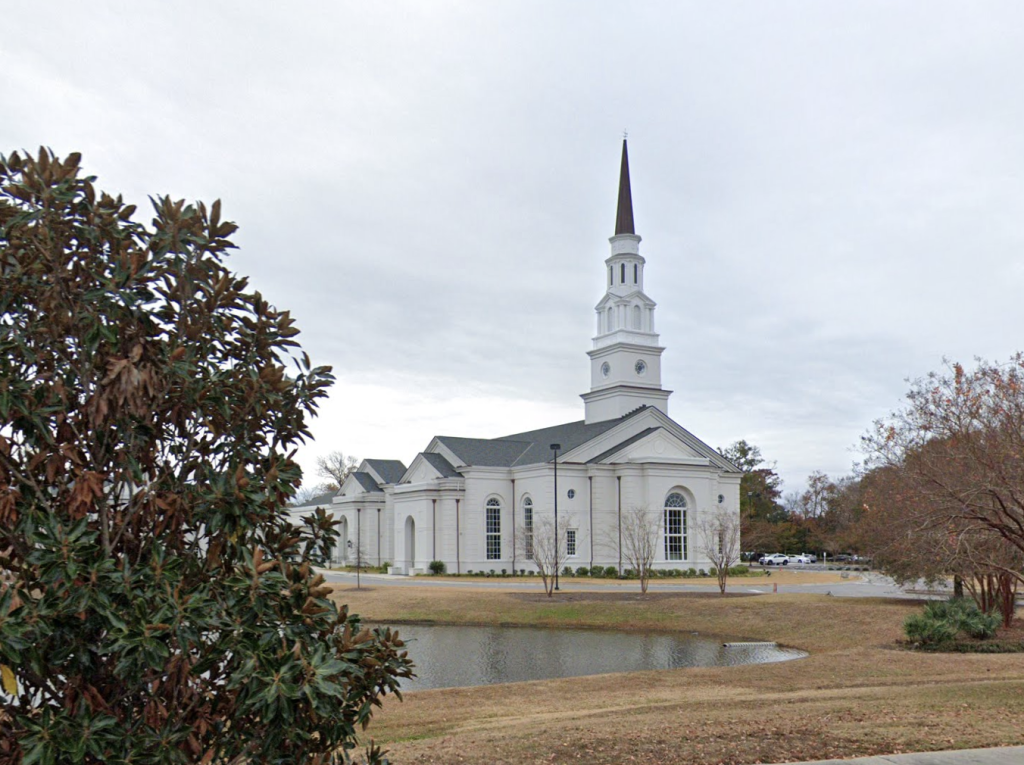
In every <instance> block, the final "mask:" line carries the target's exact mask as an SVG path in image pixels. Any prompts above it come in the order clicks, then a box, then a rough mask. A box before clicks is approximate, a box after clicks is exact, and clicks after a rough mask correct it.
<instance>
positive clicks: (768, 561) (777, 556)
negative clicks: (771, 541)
mask: <svg viewBox="0 0 1024 765" xmlns="http://www.w3.org/2000/svg"><path fill="white" fill-rule="evenodd" d="M758 563H760V564H761V565H762V566H788V565H789V556H788V555H783V554H782V553H772V554H771V555H765V556H764V557H762V558H761V560H759V561H758Z"/></svg>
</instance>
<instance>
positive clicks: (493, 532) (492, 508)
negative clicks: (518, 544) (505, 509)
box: [486, 497, 501, 560]
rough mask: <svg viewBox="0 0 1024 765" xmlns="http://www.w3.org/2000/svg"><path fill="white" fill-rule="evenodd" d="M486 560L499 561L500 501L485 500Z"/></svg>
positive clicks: (493, 499) (495, 498) (492, 498)
mask: <svg viewBox="0 0 1024 765" xmlns="http://www.w3.org/2000/svg"><path fill="white" fill-rule="evenodd" d="M486 542H487V560H501V500H500V499H498V498H497V497H491V498H490V499H489V500H487V540H486Z"/></svg>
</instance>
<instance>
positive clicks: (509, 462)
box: [432, 407, 644, 467]
mask: <svg viewBox="0 0 1024 765" xmlns="http://www.w3.org/2000/svg"><path fill="white" fill-rule="evenodd" d="M643 409H644V407H639V408H638V409H635V410H633V411H632V412H630V413H629V414H626V415H623V416H622V417H620V418H618V419H615V420H605V421H604V422H592V423H590V424H589V425H588V424H587V423H586V422H585V421H583V420H577V421H576V422H567V423H565V424H563V425H553V426H551V427H549V428H541V429H540V430H529V431H526V432H525V433H514V434H512V435H510V436H502V437H501V438H456V437H454V436H437V441H438V442H439V443H441V444H443V445H444V446H445V447H447V448H448V449H450V450H451V451H452V453H454V454H455V455H456V456H457V457H458V458H459V459H460V460H461V462H462V464H464V465H474V466H480V467H513V466H520V465H534V464H537V463H540V462H550V461H551V457H552V454H551V448H550V447H551V444H561V445H562V451H561V453H562V454H564V453H565V452H568V451H571V450H573V449H575V448H576V447H577V446H579V445H580V444H585V443H586V442H587V441H590V440H591V439H593V438H597V437H598V436H599V435H601V434H602V433H604V432H605V431H607V430H611V429H612V428H614V427H615V426H617V425H618V424H619V423H621V422H622V421H623V420H625V419H628V418H629V417H632V416H634V415H635V414H637V413H638V412H641V411H643ZM432 464H433V463H432Z"/></svg>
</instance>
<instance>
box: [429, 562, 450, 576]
mask: <svg viewBox="0 0 1024 765" xmlns="http://www.w3.org/2000/svg"><path fill="white" fill-rule="evenodd" d="M429 569H430V573H431V574H434V575H435V576H437V575H439V574H446V573H448V567H447V566H446V565H445V564H444V561H443V560H432V561H430V566H429Z"/></svg>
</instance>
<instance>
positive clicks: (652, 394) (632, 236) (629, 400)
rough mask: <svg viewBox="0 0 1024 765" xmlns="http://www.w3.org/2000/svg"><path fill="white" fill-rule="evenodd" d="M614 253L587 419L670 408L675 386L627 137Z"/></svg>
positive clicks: (593, 354)
mask: <svg viewBox="0 0 1024 765" xmlns="http://www.w3.org/2000/svg"><path fill="white" fill-rule="evenodd" d="M608 241H609V242H610V243H611V250H612V254H611V256H610V257H609V258H608V259H607V260H605V267H606V268H607V269H608V289H607V292H605V296H604V297H603V298H602V299H601V302H599V303H598V304H597V306H595V311H596V312H597V335H596V336H595V337H594V346H593V349H592V350H590V351H587V355H588V356H590V392H589V393H584V394H583V396H582V398H583V401H584V403H585V404H586V410H587V411H586V421H587V422H588V423H589V422H602V421H604V420H611V419H614V418H616V417H621V416H622V415H624V414H626V413H627V412H631V411H632V410H634V409H636V408H637V407H639V406H644V405H646V406H653V407H656V408H657V409H660V410H661V411H663V412H665V414H668V397H669V394H671V393H672V391H667V390H662V389H661V353H662V351H664V350H665V349H664V348H662V347H661V346H660V345H658V335H657V333H656V332H655V331H654V309H655V306H656V304H655V302H654V301H653V300H651V299H650V298H649V297H647V295H645V294H644V266H645V265H646V261H645V260H644V259H643V257H642V256H641V255H640V237H639V236H637V234H636V232H635V230H634V224H633V196H632V193H631V189H630V183H629V156H628V154H627V150H626V139H625V138H623V139H622V164H621V166H620V169H619V198H618V206H617V208H616V213H615V235H614V236H612V237H611V239H609V240H608Z"/></svg>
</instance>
